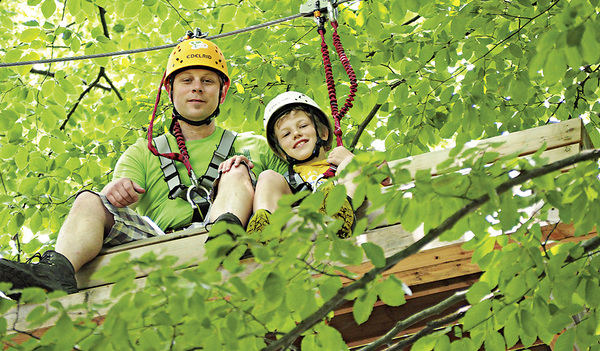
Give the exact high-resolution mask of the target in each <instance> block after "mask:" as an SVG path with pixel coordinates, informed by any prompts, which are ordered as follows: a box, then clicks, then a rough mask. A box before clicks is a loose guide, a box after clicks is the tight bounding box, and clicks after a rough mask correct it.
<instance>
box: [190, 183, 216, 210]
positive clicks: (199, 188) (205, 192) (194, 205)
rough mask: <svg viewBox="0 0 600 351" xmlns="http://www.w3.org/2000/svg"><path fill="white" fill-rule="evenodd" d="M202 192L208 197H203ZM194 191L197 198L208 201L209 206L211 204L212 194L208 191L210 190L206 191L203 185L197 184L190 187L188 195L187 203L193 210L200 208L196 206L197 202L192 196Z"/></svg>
mask: <svg viewBox="0 0 600 351" xmlns="http://www.w3.org/2000/svg"><path fill="white" fill-rule="evenodd" d="M194 189H196V190H198V191H195V190H194ZM200 190H201V191H203V192H204V194H205V195H206V196H202V195H201V194H200V192H199V191H200ZM192 191H193V192H194V193H195V194H196V195H197V196H200V197H201V198H202V199H204V200H206V202H208V203H209V204H211V202H210V192H209V191H208V189H206V188H205V187H203V186H202V185H197V184H194V185H192V186H190V187H189V188H188V189H187V194H186V199H187V201H188V202H189V203H190V205H191V206H192V208H193V209H194V210H195V209H197V208H198V205H197V204H196V201H194V196H193V195H192Z"/></svg>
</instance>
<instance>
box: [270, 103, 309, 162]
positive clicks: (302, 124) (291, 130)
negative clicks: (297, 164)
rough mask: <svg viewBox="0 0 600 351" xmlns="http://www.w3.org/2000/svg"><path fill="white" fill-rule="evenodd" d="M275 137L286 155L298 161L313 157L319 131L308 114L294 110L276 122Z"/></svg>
mask: <svg viewBox="0 0 600 351" xmlns="http://www.w3.org/2000/svg"><path fill="white" fill-rule="evenodd" d="M275 137H276V138H277V141H278V142H279V146H281V148H282V149H283V151H285V153H286V154H287V155H288V156H290V157H293V158H295V159H297V160H305V159H307V158H308V157H310V156H311V155H312V152H313V150H314V149H315V145H316V143H317V131H316V129H315V126H314V124H313V122H312V119H311V118H310V116H309V115H308V114H306V112H304V111H298V110H293V111H291V112H290V113H289V114H288V115H286V116H284V117H281V118H280V119H279V120H277V122H275Z"/></svg>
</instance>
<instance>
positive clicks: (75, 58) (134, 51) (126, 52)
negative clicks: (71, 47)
mask: <svg viewBox="0 0 600 351" xmlns="http://www.w3.org/2000/svg"><path fill="white" fill-rule="evenodd" d="M351 1H356V0H340V1H338V2H337V3H336V5H341V4H344V3H347V2H351ZM358 1H359V2H360V1H361V0H358ZM312 15H313V11H309V12H302V13H298V14H295V15H292V16H288V17H284V18H280V19H276V20H272V21H268V22H265V23H260V24H256V25H253V26H249V27H246V28H242V29H236V30H233V31H231V32H227V33H221V34H217V35H212V36H208V37H206V38H205V39H207V40H213V39H219V38H224V37H228V36H232V35H236V34H240V33H244V32H250V31H253V30H256V29H260V28H265V27H269V26H272V25H275V24H279V23H282V22H287V21H291V20H293V19H296V18H300V17H307V16H312ZM177 44H178V43H172V44H165V45H160V46H154V47H150V48H141V49H132V50H124V51H116V52H107V53H102V54H91V55H84V56H73V57H63V58H54V59H45V60H35V61H21V62H6V63H0V68H3V67H17V66H27V65H34V64H45V63H55V62H67V61H78V60H86V59H95V58H101V57H110V56H121V55H129V54H137V53H140V52H148V51H154V50H162V49H168V48H172V47H174V46H176V45H177Z"/></svg>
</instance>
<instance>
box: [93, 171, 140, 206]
mask: <svg viewBox="0 0 600 351" xmlns="http://www.w3.org/2000/svg"><path fill="white" fill-rule="evenodd" d="M145 192H146V190H144V189H143V188H142V187H140V186H139V185H137V184H136V183H135V182H134V181H133V180H131V179H129V178H120V179H116V180H113V181H112V182H110V183H108V184H106V186H105V187H104V189H102V194H104V196H106V198H107V199H108V201H110V203H111V204H113V205H114V206H117V207H126V206H129V205H131V204H134V203H136V202H137V201H138V199H139V196H138V194H143V193H145Z"/></svg>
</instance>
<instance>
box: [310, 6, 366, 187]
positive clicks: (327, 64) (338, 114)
mask: <svg viewBox="0 0 600 351" xmlns="http://www.w3.org/2000/svg"><path fill="white" fill-rule="evenodd" d="M315 15H318V16H319V17H320V12H319V13H318V14H315ZM321 23H322V22H321ZM331 26H332V27H333V33H332V39H333V46H334V47H335V51H336V52H337V54H338V56H339V58H340V62H341V63H342V66H343V67H344V70H345V71H346V74H347V75H348V78H349V79H350V92H349V93H348V97H347V98H346V101H345V102H344V106H342V108H341V109H340V110H338V100H337V93H336V90H335V79H334V78H333V71H332V68H331V59H330V57H329V48H328V46H327V43H326V42H325V28H324V26H322V25H320V26H319V28H318V29H317V31H318V32H319V34H320V35H321V53H322V55H323V66H324V68H325V81H326V82H327V92H328V94H329V103H330V105H331V114H332V115H333V121H334V129H333V134H335V137H336V143H337V146H343V145H344V144H343V141H342V126H341V120H342V118H343V117H344V116H345V115H346V113H348V110H350V108H351V107H352V106H353V104H352V101H354V96H355V95H356V90H357V86H358V83H357V79H356V73H355V72H354V69H352V65H350V60H348V56H346V52H345V51H344V47H343V46H342V41H341V39H340V36H339V35H338V32H337V28H338V23H337V21H335V20H333V21H331ZM334 175H335V168H334V167H330V168H329V169H328V170H327V171H326V172H325V173H323V177H324V178H330V177H333V176H334Z"/></svg>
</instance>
